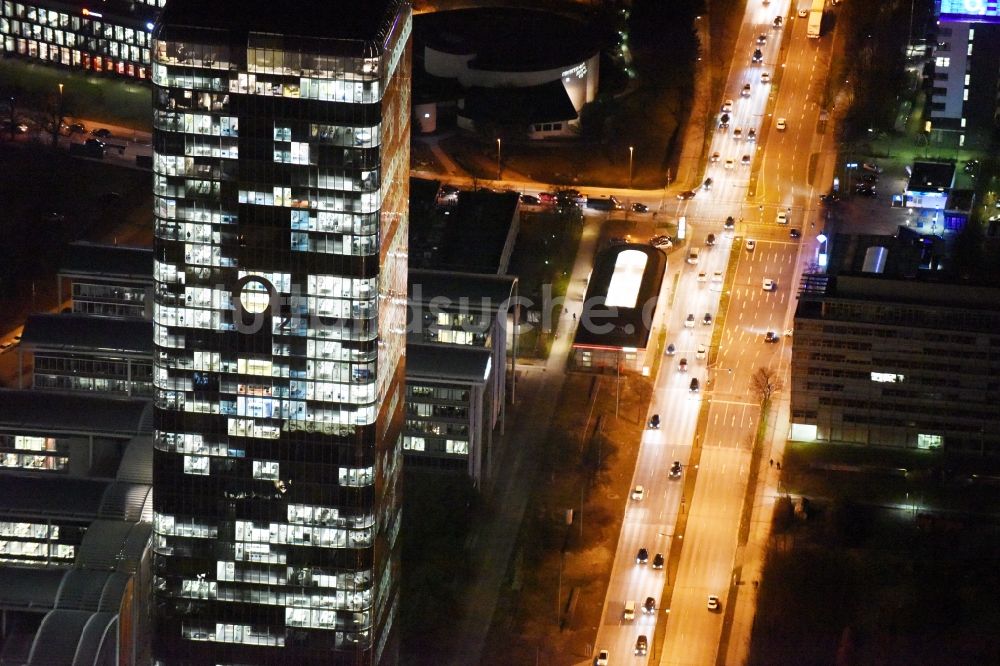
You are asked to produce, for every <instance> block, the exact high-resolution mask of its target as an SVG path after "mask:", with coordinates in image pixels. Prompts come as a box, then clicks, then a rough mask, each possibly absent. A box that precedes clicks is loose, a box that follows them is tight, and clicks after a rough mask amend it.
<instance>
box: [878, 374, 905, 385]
mask: <svg viewBox="0 0 1000 666" xmlns="http://www.w3.org/2000/svg"><path fill="white" fill-rule="evenodd" d="M904 379H906V377H905V376H903V375H897V374H894V373H891V372H873V373H872V381H873V382H879V383H893V382H901V381H903V380H904Z"/></svg>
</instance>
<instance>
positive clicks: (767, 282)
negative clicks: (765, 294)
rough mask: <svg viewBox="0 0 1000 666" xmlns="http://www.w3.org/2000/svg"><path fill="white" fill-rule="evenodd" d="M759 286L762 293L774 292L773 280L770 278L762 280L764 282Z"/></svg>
mask: <svg viewBox="0 0 1000 666" xmlns="http://www.w3.org/2000/svg"><path fill="white" fill-rule="evenodd" d="M760 286H761V287H762V288H763V289H764V291H774V287H775V285H774V280H772V279H771V278H764V280H763V281H762V282H761V283H760Z"/></svg>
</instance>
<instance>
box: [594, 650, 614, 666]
mask: <svg viewBox="0 0 1000 666" xmlns="http://www.w3.org/2000/svg"><path fill="white" fill-rule="evenodd" d="M609 657H610V655H609V654H608V651H607V650H601V651H600V652H598V653H597V657H595V658H594V666H608V659H609Z"/></svg>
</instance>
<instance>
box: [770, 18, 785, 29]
mask: <svg viewBox="0 0 1000 666" xmlns="http://www.w3.org/2000/svg"><path fill="white" fill-rule="evenodd" d="M781 22H782V21H781V17H780V16H775V17H774V22H773V23H771V25H773V26H774V27H775V28H780V27H781Z"/></svg>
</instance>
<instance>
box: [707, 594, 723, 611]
mask: <svg viewBox="0 0 1000 666" xmlns="http://www.w3.org/2000/svg"><path fill="white" fill-rule="evenodd" d="M720 606H721V604H719V597H717V596H716V595H714V594H710V595H708V610H710V611H717V610H719V608H720Z"/></svg>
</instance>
